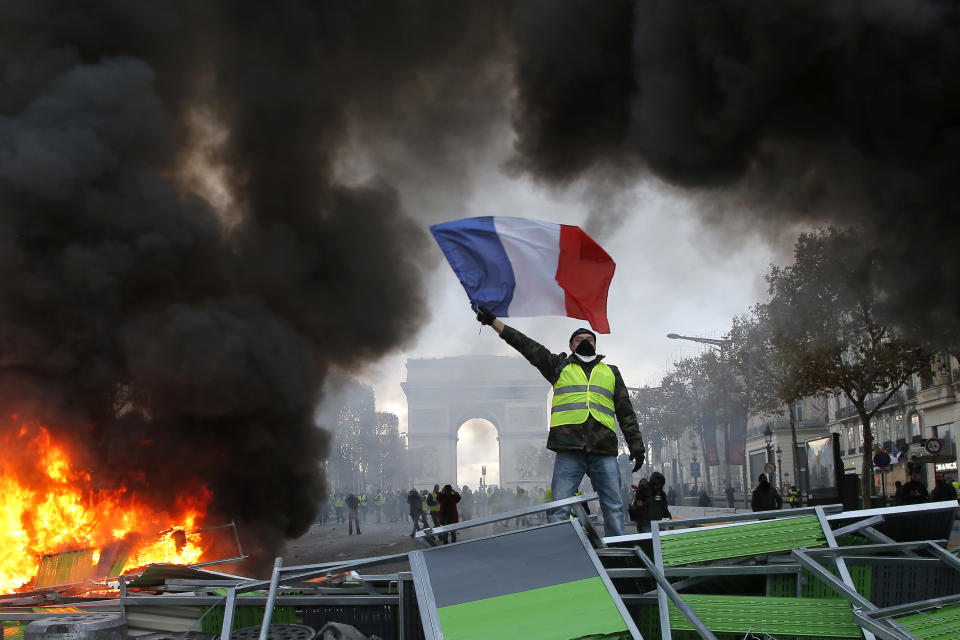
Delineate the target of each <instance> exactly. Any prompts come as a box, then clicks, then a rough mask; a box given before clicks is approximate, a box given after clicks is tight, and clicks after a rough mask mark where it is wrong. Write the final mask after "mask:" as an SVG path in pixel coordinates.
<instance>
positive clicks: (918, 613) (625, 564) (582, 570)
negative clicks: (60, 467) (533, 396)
mask: <svg viewBox="0 0 960 640" xmlns="http://www.w3.org/2000/svg"><path fill="white" fill-rule="evenodd" d="M594 498H595V494H591V495H586V496H580V497H576V498H570V499H567V500H563V501H557V502H554V503H548V504H542V505H537V506H535V507H530V508H527V509H518V510H515V511H511V512H505V513H501V514H497V515H495V516H489V517H486V518H481V519H477V520H471V521H466V522H462V523H459V524H456V525H450V526H447V527H437V528H434V529H427V530H425V531H423V532H421V533H420V534H419V537H418V539H419V540H420V541H421V542H422V543H423V546H424V548H423V549H422V550H420V551H413V552H411V553H409V554H396V555H390V556H380V557H374V558H359V559H354V560H349V561H345V562H331V563H322V564H314V565H302V566H291V567H284V566H283V564H282V562H281V561H280V560H279V559H278V560H277V562H276V564H275V566H274V570H273V572H272V575H271V579H270V580H251V579H247V578H243V577H239V576H231V575H227V574H218V573H214V572H212V571H209V570H204V569H202V568H184V567H165V568H164V567H150V568H148V569H147V570H145V571H144V572H143V573H142V574H141V575H140V576H139V577H138V578H137V579H136V580H132V581H129V582H127V581H121V582H120V585H119V586H120V587H122V589H119V590H118V591H119V593H118V594H115V595H114V597H109V598H108V597H102V594H100V595H101V597H99V598H98V597H95V596H88V597H78V598H71V599H70V602H60V603H57V604H60V605H61V606H62V605H65V604H67V605H69V606H70V607H71V611H70V612H69V615H75V616H80V617H81V618H82V617H83V616H91V615H93V614H95V613H96V614H103V613H113V614H115V615H117V616H120V617H121V619H122V620H123V621H124V622H125V633H126V634H127V636H129V637H145V638H148V639H149V640H161V639H163V638H171V639H172V638H192V639H194V640H199V639H200V638H209V639H215V638H216V637H220V638H222V639H223V640H226V639H227V638H231V637H233V638H251V637H258V638H260V639H262V640H266V639H267V638H280V637H283V638H288V639H289V640H310V638H312V637H313V634H316V633H317V632H318V631H319V630H321V629H326V630H325V631H324V632H323V636H321V637H330V638H337V637H342V638H346V637H358V638H360V637H370V638H372V637H379V638H383V639H384V640H386V639H388V638H403V639H414V638H416V639H419V638H425V639H438V638H502V637H524V638H677V639H678V640H681V639H685V638H696V637H700V638H745V637H751V636H752V637H756V638H777V639H783V638H804V637H809V638H861V637H862V638H866V639H868V640H870V639H872V638H883V639H892V640H909V639H914V638H923V639H927V638H960V631H958V629H960V560H958V558H957V557H956V556H955V555H954V554H953V553H952V552H950V551H948V550H947V549H946V538H947V537H948V536H949V531H950V525H951V523H952V520H953V516H954V512H955V510H956V508H957V503H956V502H955V501H951V502H940V503H928V504H922V505H914V506H909V507H892V508H883V509H867V510H862V511H851V512H843V511H841V510H840V507H839V506H836V505H833V506H823V507H809V508H805V509H793V510H787V511H775V512H758V513H752V512H751V513H736V514H733V513H724V514H718V515H716V516H711V517H703V518H695V519H685V520H671V521H663V522H660V523H656V526H654V527H653V530H652V531H651V533H646V534H636V535H628V536H619V537H614V538H602V537H600V536H598V535H597V533H596V531H595V528H594V524H593V523H592V522H591V519H590V517H589V516H588V515H587V514H586V512H585V511H584V509H583V508H582V505H583V504H584V503H586V502H587V501H588V500H591V499H594ZM559 507H569V508H572V510H573V517H572V518H571V519H570V520H568V521H563V522H558V523H553V524H545V525H538V526H533V527H528V528H524V529H518V530H512V531H507V532H503V533H498V534H496V535H491V536H486V537H481V538H476V539H472V540H468V541H462V542H459V543H454V544H449V545H439V544H438V542H439V540H440V538H441V536H443V535H444V534H450V533H453V532H455V531H462V530H466V529H470V528H473V527H478V526H483V525H486V524H491V523H493V522H497V521H501V520H508V519H514V518H518V517H525V516H532V515H534V514H537V513H539V512H544V511H548V510H553V509H557V508H559ZM398 561H402V562H407V563H409V568H410V570H409V571H400V572H397V573H388V574H373V573H368V572H369V571H371V570H373V569H375V568H376V567H378V566H385V565H390V566H394V567H395V566H396V565H397V562H398ZM2 604H3V603H0V606H2ZM8 604H12V603H8ZM30 604H31V608H29V609H28V608H27V607H8V608H6V609H2V610H0V619H2V620H4V621H6V622H5V624H6V625H8V626H7V628H6V629H5V634H4V635H5V638H7V637H8V636H9V637H11V638H12V637H15V634H16V633H18V632H20V633H21V635H22V633H23V631H25V630H26V629H27V628H28V623H31V622H34V621H36V622H37V623H38V624H37V625H36V626H39V622H41V621H43V620H47V622H49V619H50V618H52V617H53V616H57V615H64V612H63V611H62V610H51V609H49V608H44V607H41V606H37V603H36V602H33V603H30ZM91 620H92V618H91ZM331 623H336V625H337V626H335V627H334V626H331ZM59 624H60V625H61V626H60V628H64V627H63V626H62V625H63V624H65V623H62V622H61V623H59ZM56 626H57V625H51V624H48V625H47V628H51V627H56ZM9 629H13V630H14V631H12V632H11V633H7V630H9ZM241 630H242V632H241ZM347 630H349V633H352V634H355V635H353V636H348V635H346V634H347V633H348V631H347ZM334 633H337V634H340V635H333V634H334ZM27 635H28V636H29V635H30V634H29V633H28V634H27ZM307 636H310V637H307ZM46 637H50V638H53V637H54V636H51V635H48V636H46ZM91 640H93V638H92V637H91Z"/></svg>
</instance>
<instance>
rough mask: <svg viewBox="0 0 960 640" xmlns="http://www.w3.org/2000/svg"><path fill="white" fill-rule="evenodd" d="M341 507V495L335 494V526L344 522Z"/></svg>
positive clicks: (342, 504)
mask: <svg viewBox="0 0 960 640" xmlns="http://www.w3.org/2000/svg"><path fill="white" fill-rule="evenodd" d="M343 506H344V503H343V494H342V493H337V494H336V495H334V496H333V510H334V512H335V513H336V514H337V524H340V523H341V522H344V521H345V520H346V518H344V517H343Z"/></svg>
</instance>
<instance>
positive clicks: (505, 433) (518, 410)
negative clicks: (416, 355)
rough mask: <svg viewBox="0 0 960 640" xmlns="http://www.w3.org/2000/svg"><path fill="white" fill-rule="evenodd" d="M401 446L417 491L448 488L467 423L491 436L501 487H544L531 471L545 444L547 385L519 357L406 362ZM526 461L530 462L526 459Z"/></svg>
mask: <svg viewBox="0 0 960 640" xmlns="http://www.w3.org/2000/svg"><path fill="white" fill-rule="evenodd" d="M400 386H401V388H402V389H403V392H404V394H405V395H406V396H407V443H408V446H409V450H410V467H411V469H410V472H411V475H412V476H413V477H412V481H413V484H414V486H415V487H416V488H417V489H424V488H431V487H433V485H434V484H435V483H440V484H441V485H442V484H445V483H448V482H449V483H453V482H454V481H455V479H456V473H457V432H458V431H459V429H460V427H461V426H462V425H463V423H464V422H466V421H467V420H469V419H471V418H483V419H484V420H487V421H489V422H490V423H491V424H493V426H494V429H496V431H497V441H498V443H499V445H500V446H499V449H500V483H501V484H502V485H503V486H506V487H515V486H522V487H524V488H535V487H544V486H549V484H550V477H549V473H544V470H543V467H544V465H542V464H537V461H538V460H539V455H540V453H541V452H542V450H543V448H544V444H545V443H546V439H547V424H548V423H547V415H548V413H547V412H548V404H547V400H548V397H549V391H550V385H549V384H547V381H546V380H544V379H543V377H542V376H541V375H540V373H539V372H538V371H537V370H536V369H534V368H533V367H531V366H530V364H529V363H528V362H527V361H526V360H524V359H523V358H510V357H505V356H456V357H451V358H436V359H410V360H407V379H406V381H404V382H402V383H401V384H400ZM531 456H533V457H537V461H534V460H528V458H530V457H531Z"/></svg>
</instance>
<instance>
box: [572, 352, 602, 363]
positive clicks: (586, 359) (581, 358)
mask: <svg viewBox="0 0 960 640" xmlns="http://www.w3.org/2000/svg"><path fill="white" fill-rule="evenodd" d="M573 355H575V356H577V357H578V358H580V360H582V361H583V362H593V361H594V360H595V359H596V357H597V354H593V355H592V356H582V355H580V354H579V353H575V354H573Z"/></svg>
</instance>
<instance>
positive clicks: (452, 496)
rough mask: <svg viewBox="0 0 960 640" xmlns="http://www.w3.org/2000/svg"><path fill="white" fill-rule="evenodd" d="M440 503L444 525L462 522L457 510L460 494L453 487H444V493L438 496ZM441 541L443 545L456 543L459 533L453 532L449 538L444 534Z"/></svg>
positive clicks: (447, 485)
mask: <svg viewBox="0 0 960 640" xmlns="http://www.w3.org/2000/svg"><path fill="white" fill-rule="evenodd" d="M437 499H438V501H439V502H440V514H441V519H442V520H443V524H445V525H447V524H456V523H458V522H460V514H459V513H458V510H457V503H458V502H460V500H461V497H460V494H459V493H457V492H456V491H454V489H453V487H451V486H450V485H449V484H446V485H444V486H443V491H441V492H440V495H439V496H438V498H437ZM440 540H441V541H442V542H443V544H447V542H450V541H452V542H456V541H457V532H456V531H451V532H450V534H449V536H448V534H446V533H444V534H441V535H440Z"/></svg>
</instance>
